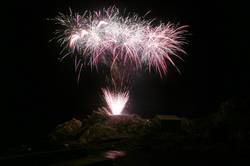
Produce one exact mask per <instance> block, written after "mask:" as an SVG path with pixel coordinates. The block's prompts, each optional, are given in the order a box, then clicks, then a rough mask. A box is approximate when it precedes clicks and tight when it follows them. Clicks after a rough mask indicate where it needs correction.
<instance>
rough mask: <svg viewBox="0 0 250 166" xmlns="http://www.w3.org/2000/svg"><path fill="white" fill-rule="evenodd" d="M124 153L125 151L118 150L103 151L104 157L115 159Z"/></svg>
mask: <svg viewBox="0 0 250 166" xmlns="http://www.w3.org/2000/svg"><path fill="white" fill-rule="evenodd" d="M125 155H126V152H124V151H118V150H110V151H107V152H105V153H104V157H106V158H108V159H116V158H119V157H123V156H125Z"/></svg>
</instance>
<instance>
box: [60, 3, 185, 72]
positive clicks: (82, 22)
mask: <svg viewBox="0 0 250 166" xmlns="http://www.w3.org/2000/svg"><path fill="white" fill-rule="evenodd" d="M55 20H56V21H57V23H58V24H60V25H62V26H63V27H64V28H63V29H61V30H59V31H57V32H56V33H57V34H58V41H59V42H60V43H61V44H62V45H64V49H63V51H65V50H68V53H67V54H66V55H68V54H71V53H72V54H74V53H76V54H77V56H75V58H76V68H78V67H79V63H78V62H86V64H89V65H90V66H95V67H98V64H100V63H105V64H108V65H110V66H111V68H112V66H113V64H114V63H116V61H117V60H118V59H119V60H120V61H122V62H124V64H126V62H128V61H130V62H132V63H134V64H135V66H136V67H137V68H143V67H146V68H147V69H149V70H150V69H151V68H154V69H155V70H156V71H157V72H158V73H159V74H160V75H161V76H162V75H164V74H166V72H167V63H166V61H169V62H170V63H171V64H173V65H174V66H175V64H174V62H173V61H172V59H171V55H174V56H177V57H179V56H178V53H180V52H182V53H185V52H184V50H183V49H182V45H183V44H184V43H185V40H184V34H185V33H186V27H187V26H181V27H177V26H176V25H174V24H172V23H167V24H164V23H161V24H159V25H158V26H153V25H152V20H145V19H144V17H139V16H138V15H136V14H134V15H131V14H129V15H127V16H121V15H120V12H119V10H118V9H117V8H115V7H110V8H107V9H103V10H102V11H94V12H87V11H86V12H84V13H83V14H81V15H80V14H77V13H76V14H72V12H71V11H70V15H64V14H60V15H59V16H58V17H56V19H55ZM79 55H80V56H79ZM79 57H80V58H79ZM79 59H81V60H80V61H79ZM107 62H108V63H107ZM82 65H83V63H82V64H81V65H80V66H81V67H80V70H81V68H82Z"/></svg>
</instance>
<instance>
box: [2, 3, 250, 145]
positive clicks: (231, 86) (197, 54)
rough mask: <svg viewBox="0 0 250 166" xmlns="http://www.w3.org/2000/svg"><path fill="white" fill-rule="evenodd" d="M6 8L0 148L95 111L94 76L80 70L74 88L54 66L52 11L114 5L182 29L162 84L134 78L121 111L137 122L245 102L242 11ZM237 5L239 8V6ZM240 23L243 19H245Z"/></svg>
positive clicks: (221, 7)
mask: <svg viewBox="0 0 250 166" xmlns="http://www.w3.org/2000/svg"><path fill="white" fill-rule="evenodd" d="M208 2H209V3H207V2H203V1H200V2H192V1H185V2H182V1H180V0H172V1H164V2H163V1H158V0H153V1H148V2H145V1H136V0H133V1H119V0H117V1H107V0H79V1H66V0H57V1H48V2H46V1H44V0H43V1H32V2H28V1H27V2H26V1H18V2H13V1H9V4H7V5H5V4H3V5H1V6H2V8H4V10H3V14H2V15H1V18H2V19H1V26H2V27H3V28H4V30H3V31H2V34H1V35H2V36H3V37H4V39H2V42H3V45H2V46H4V48H3V49H1V50H2V51H1V55H2V56H1V67H2V68H3V69H2V70H1V71H2V73H3V74H1V79H2V81H1V82H2V83H3V85H2V86H1V88H2V90H1V95H2V99H3V100H2V101H1V102H2V103H3V104H1V113H0V117H1V124H0V126H1V139H3V141H2V142H1V145H12V144H20V143H29V142H32V141H33V142H35V141H37V140H41V139H45V138H46V137H47V134H48V133H49V132H50V131H51V130H52V129H53V128H54V127H55V126H56V125H57V124H59V123H62V122H65V121H66V120H70V119H71V118H72V117H77V118H83V117H84V116H86V115H87V114H89V113H91V112H92V111H93V110H95V109H97V108H98V106H100V105H102V102H101V99H100V94H101V91H100V89H101V88H102V85H103V82H104V79H103V78H104V75H103V73H102V72H99V73H98V72H96V71H95V70H94V71H91V70H90V69H88V68H85V69H84V70H83V72H82V73H81V79H80V82H79V84H77V74H76V73H75V72H74V64H73V59H71V58H70V57H68V58H66V59H65V60H64V61H62V62H59V60H58V58H60V57H61V55H60V54H59V52H60V49H61V48H60V47H59V45H58V44H57V43H56V42H55V41H52V42H49V40H50V39H52V38H53V37H54V34H53V32H54V31H55V29H56V28H57V27H56V26H55V25H54V23H53V22H52V21H49V20H48V19H49V18H54V17H55V16H57V14H58V12H62V13H68V12H69V7H71V9H72V10H73V11H76V12H81V11H83V10H85V9H90V10H92V9H101V8H103V7H108V6H111V5H116V6H117V7H118V8H120V9H124V8H126V10H127V11H132V12H136V13H138V14H139V15H144V14H145V13H146V12H147V11H149V10H150V11H151V14H150V15H149V16H150V17H152V18H154V17H155V18H157V19H159V20H162V21H163V22H166V21H171V22H173V23H179V24H180V25H189V26H190V27H189V33H190V34H189V35H188V36H187V40H188V41H189V44H188V45H186V46H185V47H184V49H185V50H186V51H187V55H186V56H184V60H185V61H181V60H178V59H175V60H176V63H177V66H178V68H179V69H180V70H181V74H179V73H178V72H177V71H176V70H175V69H174V67H171V66H170V67H169V72H168V74H167V76H166V77H165V78H163V79H160V77H159V76H158V75H156V74H154V73H152V74H148V73H147V72H140V73H138V75H137V77H136V78H135V79H134V83H133V86H132V89H131V92H130V96H131V98H130V101H129V104H128V110H129V112H131V113H137V114H139V115H142V116H153V115H156V114H157V113H165V114H177V115H180V116H200V115H204V114H206V113H209V112H213V111H216V110H218V109H219V106H220V103H222V102H224V101H226V100H228V99H231V98H234V97H241V98H244V97H249V89H250V88H249V84H250V80H249V72H248V70H249V65H250V63H249V60H248V56H249V52H248V53H247V49H248V48H249V46H248V44H249V42H248V40H247V35H248V30H249V29H248V28H247V25H246V24H247V21H249V17H247V9H246V8H247V7H246V5H245V4H241V3H240V2H239V1H237V3H233V2H231V3H230V4H228V3H224V2H221V1H220V2H219V1H208ZM244 6H245V7H244ZM247 18H248V19H247Z"/></svg>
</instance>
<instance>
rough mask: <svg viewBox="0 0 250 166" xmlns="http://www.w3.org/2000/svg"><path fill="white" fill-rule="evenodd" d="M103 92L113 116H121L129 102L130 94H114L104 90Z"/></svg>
mask: <svg viewBox="0 0 250 166" xmlns="http://www.w3.org/2000/svg"><path fill="white" fill-rule="evenodd" d="M102 91H103V95H104V100H105V101H106V103H107V105H108V108H109V110H110V112H111V114H112V115H120V114H121V113H122V111H123V109H124V107H125V106H126V103H127V101H128V98H129V94H128V92H127V91H125V92H112V91H110V90H107V89H102Z"/></svg>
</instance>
